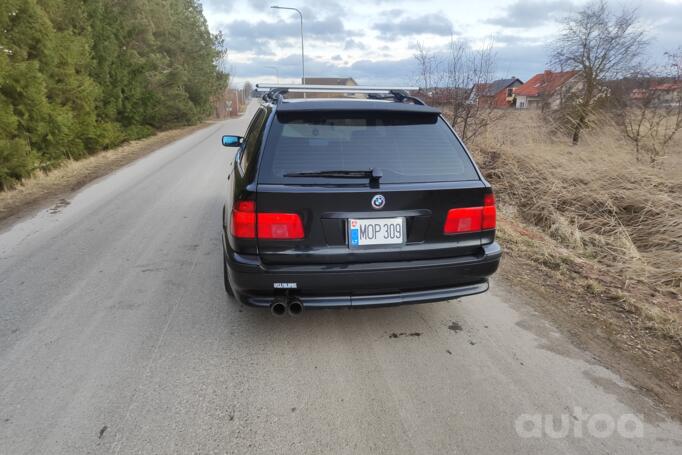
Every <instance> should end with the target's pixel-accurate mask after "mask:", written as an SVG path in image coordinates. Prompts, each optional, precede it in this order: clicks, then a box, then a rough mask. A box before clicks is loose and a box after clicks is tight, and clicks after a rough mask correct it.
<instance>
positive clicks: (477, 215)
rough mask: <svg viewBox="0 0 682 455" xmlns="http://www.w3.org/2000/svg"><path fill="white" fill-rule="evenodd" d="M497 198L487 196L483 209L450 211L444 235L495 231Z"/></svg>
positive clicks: (490, 194) (491, 195) (469, 208)
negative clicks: (487, 230)
mask: <svg viewBox="0 0 682 455" xmlns="http://www.w3.org/2000/svg"><path fill="white" fill-rule="evenodd" d="M495 218H496V211H495V196H494V195H493V194H492V193H489V194H486V195H485V196H484V198H483V207H462V208H457V209H450V210H449V211H448V216H447V218H446V219H445V226H444V227H443V233H444V234H460V233H465V232H478V231H482V230H486V229H495V226H496V221H495Z"/></svg>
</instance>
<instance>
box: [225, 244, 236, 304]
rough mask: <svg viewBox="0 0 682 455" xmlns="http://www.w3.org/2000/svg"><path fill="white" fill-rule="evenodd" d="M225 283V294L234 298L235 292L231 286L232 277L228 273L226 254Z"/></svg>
mask: <svg viewBox="0 0 682 455" xmlns="http://www.w3.org/2000/svg"><path fill="white" fill-rule="evenodd" d="M223 282H224V283H225V292H227V295H229V296H230V297H234V291H233V290H232V285H230V277H229V275H228V273H227V262H226V261H225V253H223Z"/></svg>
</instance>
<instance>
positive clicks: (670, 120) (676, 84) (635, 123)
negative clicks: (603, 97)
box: [621, 50, 682, 165]
mask: <svg viewBox="0 0 682 455" xmlns="http://www.w3.org/2000/svg"><path fill="white" fill-rule="evenodd" d="M667 56H668V63H667V65H666V67H665V68H664V73H663V75H662V76H663V77H662V78H661V77H660V76H661V75H660V74H659V75H651V74H644V75H639V77H638V78H636V80H637V81H638V82H639V84H638V86H637V87H636V88H635V89H634V90H633V91H632V92H631V93H630V94H629V95H630V96H627V97H626V98H625V103H624V109H622V111H621V118H622V121H623V128H624V131H625V136H626V137H627V138H628V139H630V140H631V141H632V142H633V143H634V145H635V157H636V159H637V161H641V159H642V155H644V156H645V157H646V158H647V159H648V161H649V164H651V165H656V164H657V163H659V162H660V161H661V160H662V159H663V158H664V157H665V153H666V149H667V146H668V145H669V144H670V142H671V141H672V140H673V138H674V137H675V135H676V134H677V133H678V131H680V129H682V50H678V52H676V53H669V54H667ZM656 76H658V77H656ZM661 81H663V82H661Z"/></svg>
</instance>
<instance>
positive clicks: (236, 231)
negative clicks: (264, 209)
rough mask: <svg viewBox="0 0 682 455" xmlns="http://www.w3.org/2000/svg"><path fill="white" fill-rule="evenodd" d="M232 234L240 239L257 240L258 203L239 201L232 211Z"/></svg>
mask: <svg viewBox="0 0 682 455" xmlns="http://www.w3.org/2000/svg"><path fill="white" fill-rule="evenodd" d="M230 232H231V233H232V235H233V236H235V237H238V238H240V239H255V238H256V203H255V202H253V201H239V202H236V203H235V204H234V208H233V209H232V222H231V223H230Z"/></svg>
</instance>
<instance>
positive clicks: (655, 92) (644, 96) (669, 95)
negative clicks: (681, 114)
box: [630, 81, 682, 106]
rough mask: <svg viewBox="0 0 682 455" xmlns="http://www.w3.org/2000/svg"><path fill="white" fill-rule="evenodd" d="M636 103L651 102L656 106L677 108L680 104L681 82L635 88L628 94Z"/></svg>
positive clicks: (681, 94)
mask: <svg viewBox="0 0 682 455" xmlns="http://www.w3.org/2000/svg"><path fill="white" fill-rule="evenodd" d="M630 99H631V100H633V101H636V102H640V103H641V102H646V101H649V102H652V103H653V104H654V105H657V106H677V105H679V104H680V103H682V81H673V82H665V83H661V84H654V85H652V86H651V87H649V88H636V89H634V90H632V92H631V93H630Z"/></svg>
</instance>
